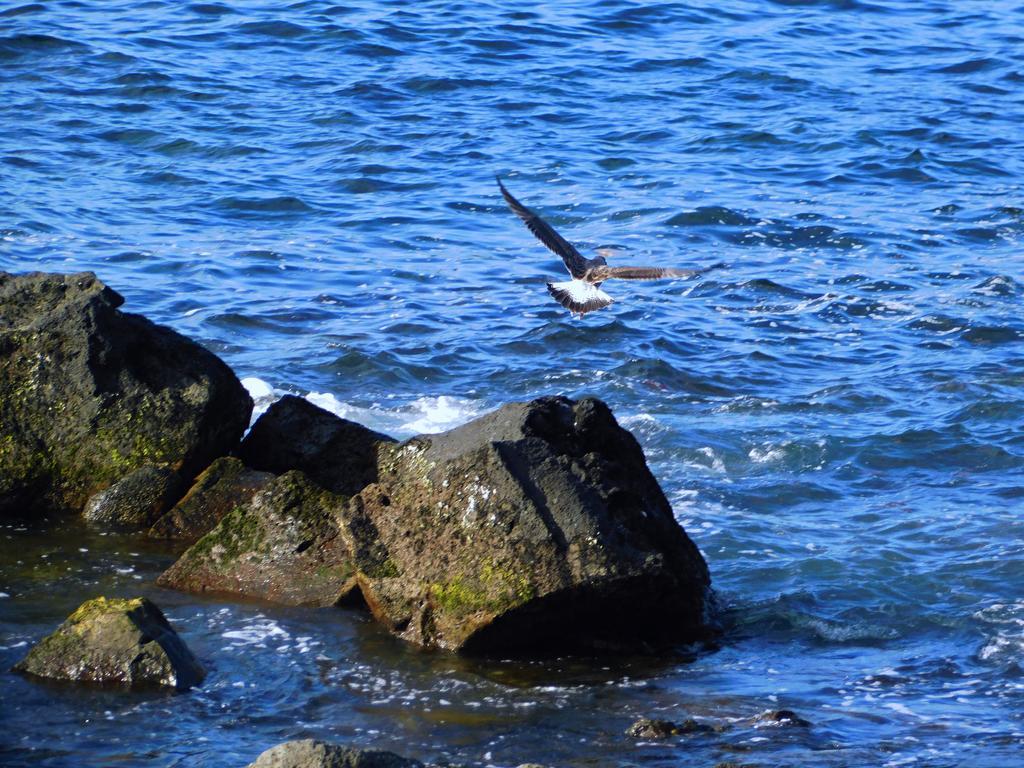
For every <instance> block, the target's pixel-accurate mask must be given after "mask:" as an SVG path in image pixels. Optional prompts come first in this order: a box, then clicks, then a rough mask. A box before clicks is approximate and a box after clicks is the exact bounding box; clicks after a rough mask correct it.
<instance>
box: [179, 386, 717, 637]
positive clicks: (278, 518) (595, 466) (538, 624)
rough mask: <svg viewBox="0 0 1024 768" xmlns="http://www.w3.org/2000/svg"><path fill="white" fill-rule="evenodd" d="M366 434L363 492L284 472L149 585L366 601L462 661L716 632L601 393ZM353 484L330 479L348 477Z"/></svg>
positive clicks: (701, 578) (703, 581) (696, 568)
mask: <svg viewBox="0 0 1024 768" xmlns="http://www.w3.org/2000/svg"><path fill="white" fill-rule="evenodd" d="M302 407H303V408H304V407H305V406H302ZM373 441H375V442H373V444H374V446H375V447H376V451H377V458H376V469H375V472H376V481H374V482H371V483H370V484H369V485H367V486H366V487H364V488H362V489H361V490H360V491H359V492H358V493H356V494H355V495H353V496H346V495H340V494H332V493H329V492H327V491H323V492H320V491H318V489H316V487H315V486H312V485H311V484H310V483H309V482H308V481H307V480H306V479H305V477H304V476H303V475H302V474H301V473H297V472H296V473H289V474H288V475H285V476H282V478H279V479H278V480H277V481H274V482H273V483H271V484H270V485H268V486H267V488H266V489H265V490H264V491H262V492H260V493H257V494H256V495H255V496H254V497H253V500H252V501H251V502H250V503H249V505H247V506H245V507H241V508H239V509H236V510H235V511H234V512H232V513H231V514H230V515H228V516H227V517H225V518H224V519H223V520H222V521H221V523H220V524H219V525H218V526H217V528H215V529H214V530H213V531H211V532H210V534H208V535H207V536H206V537H204V538H203V539H200V540H199V541H198V542H197V543H196V544H195V545H194V546H193V547H192V548H191V549H190V550H188V551H187V552H186V553H185V554H184V555H183V556H182V558H181V559H180V560H179V561H178V562H177V563H176V564H175V565H174V566H172V568H171V569H170V570H169V571H167V573H165V574H164V575H163V576H162V577H161V579H160V582H159V583H161V584H163V585H165V586H172V587H176V588H179V589H188V590H191V591H204V590H217V591H230V592H236V593H239V594H245V595H250V596H256V597H262V598H265V599H271V600H279V601H282V602H290V603H294V602H302V603H307V604H313V605H329V604H335V603H343V602H349V601H351V602H355V601H356V599H357V598H360V597H361V598H362V601H364V602H365V603H366V605H367V606H368V607H369V609H370V611H371V612H372V613H373V615H374V616H375V617H376V618H377V619H378V620H379V621H381V622H382V623H384V624H385V625H386V626H387V627H388V628H389V629H390V630H391V631H393V632H395V633H396V634H398V635H400V636H401V637H403V638H405V639H407V640H410V641H412V642H416V643H419V644H421V645H424V646H428V647H439V648H446V649H450V650H455V651H460V652H464V653H472V654H497V653H500V654H519V655H530V654H533V655H536V654H550V653H563V652H594V651H598V652H608V651H614V652H620V651H637V650H650V649H653V648H657V647H662V646H666V645H669V644H672V643H677V642H684V641H692V640H696V639H700V638H703V637H705V636H707V634H708V633H709V631H710V630H709V628H708V626H707V624H706V622H705V606H706V600H707V599H708V590H709V577H708V572H707V566H706V564H705V563H704V560H703V558H702V557H701V555H700V553H699V551H698V550H697V548H696V546H695V545H694V544H693V542H692V541H690V539H689V538H688V537H687V536H686V533H685V532H684V531H683V529H682V528H681V527H680V526H679V524H678V523H677V522H676V520H675V518H674V517H673V515H672V510H671V508H670V507H669V504H668V502H667V500H666V499H665V496H664V494H663V493H662V491H661V489H660V488H659V487H658V484H657V481H656V480H655V479H654V477H653V476H652V475H651V473H650V471H649V470H648V468H647V464H646V462H645V460H644V456H643V452H642V450H641V449H640V446H639V444H638V443H637V442H636V440H635V439H634V438H633V436H632V435H630V434H629V433H628V432H627V431H626V430H624V429H622V428H621V427H620V426H619V425H618V424H617V423H616V422H615V419H614V417H613V416H612V414H611V411H609V409H608V407H607V406H605V405H604V404H603V403H602V402H600V401H598V400H594V399H589V398H588V399H582V400H580V401H579V402H573V401H571V400H568V399H566V398H542V399H540V400H535V401H533V402H530V403H517V404H512V405H508V406H505V407H504V408H501V409H500V410H498V411H496V412H494V413H492V414H489V415H487V416H484V417H483V418H480V419H477V420H476V421H474V422H471V423H469V424H467V425H465V426H463V427H460V428H458V429H455V430H452V431H450V432H446V433H444V434H440V435H431V436H421V437H418V438H414V439H412V440H410V441H407V442H405V443H402V444H400V445H398V444H394V443H391V442H387V441H386V440H376V438H373ZM366 442H367V443H370V442H371V440H370V439H369V438H368V439H367V441H366ZM367 450H368V448H367ZM321 466H326V463H325V464H323V465H321ZM334 466H338V465H334ZM367 466H368V465H367ZM324 471H326V470H324ZM346 471H347V470H346ZM286 477H287V478H289V479H288V480H285V478H286ZM322 477H323V475H321V478H322ZM346 478H351V475H347V474H345V475H344V476H343V477H339V478H334V479H331V478H328V479H327V480H326V481H324V482H325V483H326V485H327V486H328V487H333V488H337V487H343V486H344V485H345V483H346V482H348V483H350V484H349V485H348V486H347V487H350V488H351V487H355V486H356V485H358V482H351V481H350V479H349V480H346ZM361 481H362V480H360V481H359V482H361Z"/></svg>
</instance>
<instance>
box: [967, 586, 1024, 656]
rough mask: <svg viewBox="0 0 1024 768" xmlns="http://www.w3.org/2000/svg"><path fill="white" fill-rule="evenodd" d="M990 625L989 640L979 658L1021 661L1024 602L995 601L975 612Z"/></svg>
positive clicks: (977, 617)
mask: <svg viewBox="0 0 1024 768" xmlns="http://www.w3.org/2000/svg"><path fill="white" fill-rule="evenodd" d="M974 618H975V619H978V620H979V621H982V622H984V623H985V624H988V625H989V629H988V630H987V632H988V635H989V637H988V641H987V642H986V643H985V645H983V646H982V647H981V649H980V650H979V651H978V658H979V659H981V660H982V661H992V662H997V663H998V662H1007V661H1012V662H1019V661H1020V660H1021V658H1024V602H1022V601H1015V602H1006V603H993V604H992V605H990V606H988V607H987V608H983V609H981V610H980V611H978V612H977V613H975V614H974Z"/></svg>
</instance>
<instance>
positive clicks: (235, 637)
mask: <svg viewBox="0 0 1024 768" xmlns="http://www.w3.org/2000/svg"><path fill="white" fill-rule="evenodd" d="M221 637H223V638H224V639H225V640H231V641H232V643H231V644H232V646H234V647H236V648H237V647H240V646H246V645H251V646H254V647H256V648H265V647H266V646H267V643H268V642H274V643H276V644H277V645H275V647H278V645H280V644H281V643H282V642H286V641H288V640H291V635H289V634H288V632H287V631H286V630H285V629H284V627H282V626H281V625H280V624H278V623H277V622H276V621H274V620H273V619H268V618H266V617H264V616H257V617H256V618H254V619H253V620H251V621H249V622H248V623H246V624H245V625H244V626H242V627H239V628H237V629H229V630H228V631H227V632H224V633H222V634H221Z"/></svg>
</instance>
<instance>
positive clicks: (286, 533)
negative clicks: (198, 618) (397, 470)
mask: <svg viewBox="0 0 1024 768" xmlns="http://www.w3.org/2000/svg"><path fill="white" fill-rule="evenodd" d="M344 501H345V499H344V497H340V496H337V495H335V494H333V493H331V492H330V491H325V490H324V489H323V488H321V487H320V486H318V485H316V484H314V483H313V482H312V481H310V480H309V478H307V477H306V476H305V475H304V474H303V473H302V472H298V471H293V472H286V473H285V474H283V475H281V476H280V477H278V478H275V479H273V480H272V481H270V482H269V483H267V485H266V486H265V487H264V488H263V490H261V491H259V492H257V493H256V494H255V495H254V496H253V497H252V500H251V501H250V502H249V503H248V504H245V505H244V506H239V507H235V508H234V509H233V510H232V511H231V512H229V513H228V514H227V515H226V516H225V517H224V518H223V519H222V520H221V521H220V523H218V524H217V526H216V527H215V528H214V529H213V530H212V531H210V532H209V533H208V534H206V535H205V536H204V537H203V538H201V539H200V540H199V541H198V542H196V543H195V544H194V545H193V546H192V547H191V548H189V549H188V550H187V551H186V552H185V554H184V555H182V557H181V558H180V559H179V560H178V561H177V562H176V563H175V564H174V565H173V566H171V568H170V569H168V570H167V571H166V572H165V573H164V574H163V575H161V576H160V578H159V579H158V580H157V583H158V584H159V585H161V586H164V587H171V588H174V589H181V590H185V591H189V592H217V593H228V594H237V595H245V596H247V597H257V598H261V599H264V600H271V601H274V602H278V603H284V604H287V605H312V606H327V605H335V604H336V603H337V602H338V601H339V599H341V598H342V596H343V595H345V594H346V593H347V592H349V591H350V590H351V588H352V584H354V581H353V576H354V571H355V568H354V565H353V561H352V555H351V552H352V547H351V545H350V542H349V541H347V540H346V537H345V536H344V531H343V529H342V522H341V518H340V516H339V514H338V511H339V509H340V508H341V506H342V504H343V503H344Z"/></svg>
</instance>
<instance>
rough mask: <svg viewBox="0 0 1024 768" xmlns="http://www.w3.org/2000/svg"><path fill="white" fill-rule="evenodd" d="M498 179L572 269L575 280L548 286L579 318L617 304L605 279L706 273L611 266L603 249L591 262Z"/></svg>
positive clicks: (514, 206)
mask: <svg viewBox="0 0 1024 768" xmlns="http://www.w3.org/2000/svg"><path fill="white" fill-rule="evenodd" d="M495 178H496V179H497V182H498V188H499V189H501V195H502V197H504V198H505V202H506V203H508V205H509V208H511V209H512V211H513V213H515V214H516V216H518V217H519V218H520V219H522V220H523V222H524V223H525V224H526V226H527V228H528V229H529V230H530V231H531V232H533V234H534V235H536V237H537V239H538V240H540V241H541V242H542V243H544V245H546V246H547V247H548V249H549V250H550V251H552V252H553V253H554V254H555V255H556V256H560V257H561V259H562V261H563V262H565V268H566V269H568V270H569V274H570V275H571V276H572V280H566V281H565V282H562V283H548V284H547V286H548V293H550V294H551V295H552V296H553V297H554V298H555V301H557V302H558V303H559V304H561V305H562V306H563V307H565V308H566V309H568V310H569V311H570V312H572V313H573V314H575V315H578V316H580V317H583V315H585V314H587V313H588V312H593V311H594V310H597V309H603V308H604V307H607V306H608V305H609V304H611V303H612V302H613V301H614V299H613V298H612V297H611V296H609V295H608V294H607V293H605V292H604V291H602V290H601V283H603V282H604V281H605V280H611V279H619V280H660V279H661V278H666V277H693V276H694V275H698V274H700V273H701V272H702V271H706V270H698V269H673V268H672V267H609V266H608V262H607V260H606V259H605V257H604V255H603V254H602V251H601V250H598V255H597V257H596V258H593V259H588V258H586V257H585V256H583V255H582V254H580V252H579V251H577V250H576V248H575V247H574V246H573V245H572V244H571V243H569V242H568V241H567V240H566V239H565V238H564V237H562V236H561V235H560V234H558V233H557V232H556V231H555V230H554V228H553V227H552V226H551V225H550V224H548V223H547V222H546V221H544V219H542V218H541V217H540V216H538V215H537V214H536V213H534V212H533V211H531V210H530V209H529V208H527V207H526V206H525V205H523V204H522V203H520V202H519V201H518V200H516V199H515V198H514V197H512V195H511V193H510V192H509V191H508V190H507V189H505V185H504V184H502V183H501V179H500V178H498V177H495Z"/></svg>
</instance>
